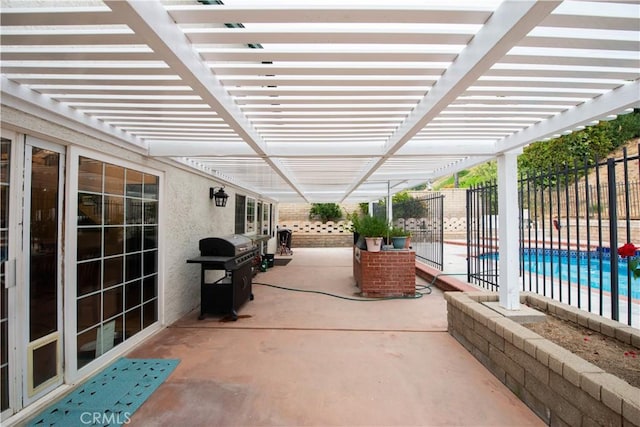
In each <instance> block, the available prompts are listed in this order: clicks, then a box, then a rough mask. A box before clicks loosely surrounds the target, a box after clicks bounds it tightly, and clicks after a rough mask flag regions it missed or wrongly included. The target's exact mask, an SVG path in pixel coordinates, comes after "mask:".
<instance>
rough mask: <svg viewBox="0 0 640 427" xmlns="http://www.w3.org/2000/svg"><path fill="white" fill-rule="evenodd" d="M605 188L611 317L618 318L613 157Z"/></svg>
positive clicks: (616, 212)
mask: <svg viewBox="0 0 640 427" xmlns="http://www.w3.org/2000/svg"><path fill="white" fill-rule="evenodd" d="M607 189H608V193H609V195H608V196H609V250H610V253H609V255H610V257H609V258H610V262H611V318H612V319H613V320H619V318H620V312H619V311H620V307H619V299H618V204H617V197H616V196H617V195H616V163H615V159H613V158H609V159H607Z"/></svg>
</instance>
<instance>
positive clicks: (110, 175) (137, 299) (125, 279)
mask: <svg viewBox="0 0 640 427" xmlns="http://www.w3.org/2000/svg"><path fill="white" fill-rule="evenodd" d="M158 184H159V178H158V177H157V176H155V175H151V174H148V173H144V172H141V171H137V170H134V169H129V168H125V167H122V166H117V165H113V164H109V163H105V162H101V161H98V160H93V159H90V158H87V157H80V158H79V164H78V223H77V263H76V279H77V291H76V310H77V330H76V334H77V362H78V368H81V367H82V366H84V365H86V364H87V363H89V362H91V361H92V360H94V359H95V358H97V357H99V356H101V355H102V354H103V353H105V352H106V351H108V350H110V349H111V348H112V347H114V346H116V345H118V344H120V343H122V342H123V341H125V340H127V339H129V338H131V337H132V336H134V335H135V334H136V333H138V332H140V331H141V330H143V329H144V328H146V327H148V326H150V325H151V324H153V323H155V322H156V321H157V320H158V194H159V191H158Z"/></svg>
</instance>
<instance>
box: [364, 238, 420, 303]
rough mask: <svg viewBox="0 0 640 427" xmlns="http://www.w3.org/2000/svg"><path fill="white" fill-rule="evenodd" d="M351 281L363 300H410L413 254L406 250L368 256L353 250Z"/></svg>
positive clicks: (412, 290)
mask: <svg viewBox="0 0 640 427" xmlns="http://www.w3.org/2000/svg"><path fill="white" fill-rule="evenodd" d="M353 277H354V278H355V280H356V284H357V286H358V287H359V288H360V292H361V294H362V296H366V297H397V296H413V295H415V292H416V253H415V251H412V250H409V249H398V250H389V251H380V252H369V251H365V250H361V249H359V248H357V247H355V246H354V247H353Z"/></svg>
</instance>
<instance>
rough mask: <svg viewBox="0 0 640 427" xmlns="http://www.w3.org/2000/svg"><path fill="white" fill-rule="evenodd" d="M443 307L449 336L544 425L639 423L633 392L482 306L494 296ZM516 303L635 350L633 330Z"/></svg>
mask: <svg viewBox="0 0 640 427" xmlns="http://www.w3.org/2000/svg"><path fill="white" fill-rule="evenodd" d="M445 299H446V300H447V320H448V325H449V326H448V329H449V333H450V334H451V335H452V336H453V337H455V338H456V339H457V340H458V341H459V342H460V343H461V344H462V345H463V346H464V347H465V348H466V349H467V350H468V351H469V352H470V353H471V354H473V355H474V356H475V357H476V359H478V360H479V361H480V362H481V363H482V364H483V365H484V366H485V367H487V369H489V370H490V371H491V372H492V373H493V374H494V375H495V376H496V377H497V378H498V379H500V381H502V382H503V383H504V384H505V385H506V386H507V387H508V388H509V389H510V390H511V391H512V392H513V393H514V394H516V395H517V396H518V397H519V398H520V400H522V401H523V402H524V403H525V404H527V406H529V407H530V408H531V409H532V410H533V411H534V412H535V413H536V414H537V415H538V416H539V417H540V418H541V419H542V420H543V421H544V422H545V423H547V424H549V425H558V426H565V425H570V426H591V425H606V426H638V423H640V389H638V388H636V387H633V386H631V385H630V384H629V383H627V382H626V381H623V380H621V379H620V378H618V377H616V376H614V375H611V374H609V373H607V372H605V371H604V370H602V369H600V368H598V367H597V366H595V365H593V364H591V363H589V362H587V361H585V360H584V359H582V358H580V357H578V356H577V355H575V354H573V353H571V352H570V351H568V350H566V349H564V348H563V347H561V346H559V345H557V344H554V343H552V342H551V341H549V340H547V339H545V338H543V337H541V336H540V335H538V334H536V333H535V332H533V331H531V330H529V329H527V328H525V327H524V326H522V325H519V324H518V323H516V322H514V321H512V320H510V319H507V318H506V317H503V316H502V315H501V314H499V313H497V312H495V311H494V310H492V309H490V308H489V307H487V306H485V305H483V304H482V302H483V301H497V300H498V296H497V294H495V293H489V292H477V293H474V292H468V293H461V292H447V293H446V294H445ZM521 303H527V304H529V305H530V306H533V307H536V308H538V309H539V310H541V311H545V312H547V313H551V314H554V315H556V316H558V317H560V318H563V319H566V320H572V321H575V322H576V323H578V324H580V325H583V326H587V325H588V326H587V327H589V328H591V329H593V330H596V331H598V332H601V333H605V334H606V335H608V336H612V337H616V338H618V339H621V340H622V341H623V342H625V343H627V344H631V345H633V346H636V347H638V348H640V331H638V330H637V329H633V328H630V327H627V326H625V325H623V324H620V323H618V322H613V321H611V320H608V319H604V318H601V317H600V316H597V315H594V314H591V313H587V312H585V311H582V310H579V309H577V308H574V307H570V306H566V305H565V304H561V303H558V302H556V301H553V300H551V299H550V298H545V297H541V296H539V295H535V294H529V293H524V294H522V295H521Z"/></svg>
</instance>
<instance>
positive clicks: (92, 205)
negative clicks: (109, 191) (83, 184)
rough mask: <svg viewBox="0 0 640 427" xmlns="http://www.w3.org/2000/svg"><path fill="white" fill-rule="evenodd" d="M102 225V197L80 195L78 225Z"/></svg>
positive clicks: (87, 194) (97, 195)
mask: <svg viewBox="0 0 640 427" xmlns="http://www.w3.org/2000/svg"><path fill="white" fill-rule="evenodd" d="M100 224H102V196H101V195H99V194H89V193H78V225H100Z"/></svg>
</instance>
